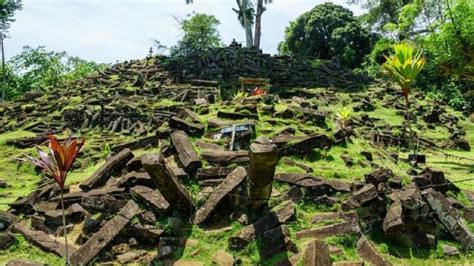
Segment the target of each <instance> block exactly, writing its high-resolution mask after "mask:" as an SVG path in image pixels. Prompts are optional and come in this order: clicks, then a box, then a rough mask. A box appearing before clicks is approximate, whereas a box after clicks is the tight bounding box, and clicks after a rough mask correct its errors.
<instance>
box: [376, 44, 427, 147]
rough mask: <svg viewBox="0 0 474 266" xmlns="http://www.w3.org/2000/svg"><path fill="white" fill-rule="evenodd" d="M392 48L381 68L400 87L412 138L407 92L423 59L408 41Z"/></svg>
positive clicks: (421, 67) (419, 69)
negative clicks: (391, 52) (392, 51)
mask: <svg viewBox="0 0 474 266" xmlns="http://www.w3.org/2000/svg"><path fill="white" fill-rule="evenodd" d="M393 50H394V53H393V54H392V55H390V56H389V57H386V59H387V60H386V61H385V63H384V64H383V68H384V70H385V73H386V74H387V75H388V76H389V77H390V78H392V80H393V81H395V82H396V83H397V84H398V85H400V87H401V89H402V92H403V97H404V98H405V106H406V117H407V121H408V128H409V130H410V135H411V139H412V140H413V132H412V130H411V119H410V101H409V100H408V94H409V92H410V88H411V85H412V84H413V82H414V81H415V78H416V77H417V76H418V74H419V73H420V71H421V70H422V69H423V66H424V65H425V59H424V58H423V54H422V52H421V50H418V49H417V48H416V47H415V46H414V45H413V44H410V43H405V42H402V43H399V44H395V45H394V47H393Z"/></svg>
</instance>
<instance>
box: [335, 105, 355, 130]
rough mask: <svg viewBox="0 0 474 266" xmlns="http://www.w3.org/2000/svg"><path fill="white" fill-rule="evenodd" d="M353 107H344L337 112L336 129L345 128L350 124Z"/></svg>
mask: <svg viewBox="0 0 474 266" xmlns="http://www.w3.org/2000/svg"><path fill="white" fill-rule="evenodd" d="M352 113H353V112H352V109H351V108H348V107H343V108H342V109H339V110H338V111H337V112H336V129H337V130H343V129H345V128H346V127H348V126H349V122H350V120H351V117H352Z"/></svg>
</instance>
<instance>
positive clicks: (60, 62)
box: [3, 46, 105, 99]
mask: <svg viewBox="0 0 474 266" xmlns="http://www.w3.org/2000/svg"><path fill="white" fill-rule="evenodd" d="M104 67H105V64H98V63H95V62H91V61H86V60H83V59H80V58H78V57H72V56H69V55H67V53H66V52H54V51H47V50H46V48H45V47H43V46H39V47H37V48H32V47H29V46H25V47H23V51H22V52H21V53H19V54H17V55H15V56H14V57H12V58H11V59H10V60H9V61H8V62H7V64H6V68H5V71H4V72H3V73H4V74H5V77H6V84H7V87H8V88H9V90H8V91H7V92H6V96H7V97H6V99H14V98H16V97H18V96H21V95H23V94H24V93H25V92H26V91H29V90H33V89H40V88H44V87H48V86H56V85H58V84H60V83H62V82H66V81H71V80H77V79H80V78H83V77H85V76H87V75H89V74H91V73H95V72H97V71H99V70H101V69H103V68H104Z"/></svg>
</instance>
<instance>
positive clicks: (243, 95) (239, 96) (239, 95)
mask: <svg viewBox="0 0 474 266" xmlns="http://www.w3.org/2000/svg"><path fill="white" fill-rule="evenodd" d="M247 97H249V94H248V93H247V92H245V91H238V92H236V93H234V95H233V96H232V101H234V102H236V101H239V100H241V99H244V98H247Z"/></svg>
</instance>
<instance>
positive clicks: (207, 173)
mask: <svg viewBox="0 0 474 266" xmlns="http://www.w3.org/2000/svg"><path fill="white" fill-rule="evenodd" d="M275 101H276V100H275V97H273V96H272V95H266V96H264V97H249V98H245V99H242V100H241V101H240V102H239V104H236V105H235V108H234V110H233V111H225V110H219V111H218V112H217V113H216V117H213V118H210V119H209V120H208V123H207V125H206V124H203V123H202V122H201V120H200V119H199V114H197V113H196V112H194V111H193V110H191V109H188V108H185V107H182V108H181V109H180V110H179V111H177V112H176V113H169V118H168V120H167V124H168V127H167V128H164V129H163V128H162V129H160V130H157V131H156V134H155V135H153V136H152V137H144V138H139V139H137V140H135V141H134V142H132V143H127V144H124V145H119V146H116V147H113V153H114V155H113V156H112V157H110V158H109V159H108V160H107V162H106V163H105V164H103V165H102V166H101V167H100V168H99V169H98V170H96V171H95V172H94V173H93V174H92V175H91V176H90V177H89V178H88V179H86V180H83V181H82V182H81V183H80V184H79V185H78V186H70V187H68V188H66V193H65V194H64V200H65V204H66V208H67V209H66V218H67V223H68V225H67V226H66V230H67V231H69V239H70V240H71V241H72V243H68V245H69V246H68V250H69V251H70V253H69V254H70V258H69V259H70V261H71V262H72V263H73V264H74V265H76V264H87V263H91V262H100V261H118V262H119V263H122V264H123V263H129V262H132V261H155V262H160V261H161V262H162V261H166V260H169V259H173V258H174V257H175V256H176V252H177V250H180V248H183V247H184V245H186V242H187V235H188V233H187V232H189V228H188V227H186V225H187V224H188V223H189V224H194V225H197V226H202V227H205V228H212V227H214V226H216V225H222V224H229V223H231V222H235V221H238V222H240V223H242V224H243V226H244V227H243V228H242V229H241V230H240V231H238V232H237V233H235V234H234V235H232V236H230V237H229V239H228V247H227V248H228V249H229V250H241V249H243V248H245V247H246V246H248V245H249V244H250V243H252V242H254V241H257V242H258V243H267V244H265V245H259V254H260V258H261V260H262V261H265V260H266V259H269V258H271V257H273V256H275V255H276V254H280V253H281V252H288V253H289V254H293V256H291V257H289V258H286V260H287V264H288V263H293V264H294V263H296V262H297V261H300V260H303V261H304V265H331V259H330V254H336V253H337V252H340V251H338V250H337V248H335V247H334V246H330V245H328V244H327V243H326V242H325V241H324V239H325V238H327V237H329V236H335V235H345V234H356V235H359V236H360V239H359V241H358V243H357V251H358V254H359V257H360V259H361V260H363V261H367V262H369V263H371V264H374V265H390V263H389V262H388V261H387V260H386V259H385V258H384V257H383V256H382V255H381V254H379V253H378V251H377V249H376V248H375V246H374V244H373V243H371V241H370V240H369V239H368V238H367V237H365V236H364V234H368V233H373V232H377V231H380V232H383V233H384V234H385V235H387V237H393V236H397V237H399V236H406V238H407V239H409V240H410V241H411V243H412V244H413V246H417V247H423V248H433V247H435V246H436V241H437V239H438V238H442V239H445V238H452V239H454V240H456V241H457V242H458V243H460V244H461V246H462V247H463V248H464V249H465V250H472V249H474V235H473V233H472V232H471V231H470V230H469V228H468V227H467V226H466V224H465V222H464V220H463V218H462V217H461V213H463V215H464V219H466V220H468V221H470V222H472V221H473V216H474V215H473V210H472V209H468V208H466V206H464V205H463V204H462V203H460V202H459V201H457V200H455V199H454V198H453V197H451V196H450V195H455V194H456V193H458V192H459V189H458V188H457V187H456V185H455V184H453V183H451V182H450V181H449V180H447V179H446V178H445V177H444V174H443V173H442V172H439V171H435V170H431V169H424V170H423V171H420V172H419V171H417V170H413V171H411V172H410V175H411V178H412V183H411V184H410V185H404V182H402V179H401V178H400V177H397V176H395V175H394V174H393V172H392V171H391V170H389V169H378V170H375V171H374V172H373V173H371V174H368V175H366V176H365V180H364V182H352V183H351V182H347V181H342V180H337V179H327V178H324V177H318V176H313V175H312V174H311V172H312V169H311V168H309V167H308V166H306V165H304V164H303V163H298V162H295V161H293V160H292V159H290V158H289V157H285V158H282V157H284V156H289V155H291V156H302V157H304V156H308V155H309V154H311V152H312V151H313V150H314V149H321V150H324V149H326V150H327V149H330V148H331V146H333V145H339V144H340V143H343V142H345V141H347V140H348V139H349V138H350V137H351V133H350V130H349V129H345V130H339V131H338V132H335V134H333V135H332V136H326V135H325V134H314V133H311V132H308V134H306V135H295V130H294V129H292V128H291V127H288V128H285V129H283V130H281V132H278V133H277V134H275V135H274V136H272V137H271V138H267V137H264V136H260V137H257V136H256V135H255V134H256V130H255V124H256V121H259V120H260V119H262V118H261V117H259V115H258V114H259V112H258V111H261V113H269V114H271V117H272V118H265V121H266V122H269V123H271V122H272V119H274V118H285V119H299V120H300V121H301V122H302V123H310V124H312V125H318V126H321V127H324V124H325V123H326V115H327V114H325V113H324V112H321V111H318V110H317V107H314V106H313V107H312V106H311V103H310V102H308V101H304V100H302V101H301V100H299V99H298V98H294V99H293V101H295V102H299V103H300V104H299V106H297V105H288V107H287V108H286V109H285V110H280V111H275V108H274V104H275V103H276V102H275ZM198 102H199V101H198ZM199 108H200V107H199V106H198V105H196V106H195V111H196V110H198V109H199ZM262 133H263V132H260V134H262ZM211 136H212V137H211ZM148 138H149V139H148ZM211 138H220V139H221V140H223V141H221V142H219V144H217V143H214V142H211V141H209V140H210V139H211ZM140 143H148V144H150V143H151V144H153V145H156V144H157V143H159V145H160V147H161V149H160V152H159V153H149V154H145V155H141V156H137V157H136V156H134V154H133V152H132V151H131V149H133V148H134V147H137V146H138V147H141V146H143V145H145V144H140ZM195 147H197V148H199V151H198V150H196V148H195ZM363 156H364V157H365V158H367V160H368V161H369V162H370V161H371V160H372V154H370V152H364V154H363ZM349 159H350V158H349ZM279 161H281V162H282V163H285V164H288V165H294V166H296V167H300V168H301V169H303V170H305V171H306V172H308V173H305V174H301V173H300V174H296V173H277V174H275V167H276V165H277V164H278V163H279ZM190 180H191V181H192V182H195V183H197V184H199V192H196V191H194V192H193V191H190V190H188V187H187V186H186V184H187V183H188V182H189V181H190ZM276 182H283V183H287V184H289V189H288V190H287V191H285V192H284V193H282V194H281V195H280V196H278V197H276V198H272V200H269V199H270V197H271V195H272V190H273V189H274V188H273V185H274V183H276ZM193 193H196V194H197V193H198V194H199V195H193ZM196 198H199V200H197V199H196ZM59 200H60V196H59V189H58V186H57V185H55V184H54V183H52V181H50V180H47V179H44V181H43V182H41V183H40V184H39V185H38V188H37V189H36V190H35V191H33V192H31V193H30V194H29V195H27V196H25V197H22V198H19V199H18V200H16V201H15V202H13V203H11V204H10V207H11V209H10V210H9V211H8V212H1V213H0V225H1V226H0V228H2V230H7V232H13V233H19V234H22V235H23V236H24V237H25V238H26V239H27V240H28V241H30V242H31V243H32V244H34V245H37V246H39V247H40V248H42V249H43V250H45V251H48V252H52V253H55V254H57V255H60V256H64V255H65V250H66V246H65V243H63V242H61V241H58V240H57V239H56V238H55V237H54V235H59V236H60V235H61V234H62V232H63V231H64V228H63V227H62V216H61V211H60V206H59V205H60V204H59V202H60V201H59ZM299 202H305V204H323V205H329V206H332V205H335V204H341V210H340V212H335V213H324V214H317V215H316V216H315V217H313V219H312V223H313V224H314V226H313V227H312V228H309V229H304V230H301V231H299V232H297V233H296V235H294V236H292V235H291V234H290V231H289V228H288V227H287V225H286V224H288V223H291V222H293V221H294V220H295V219H298V217H297V215H295V211H296V204H298V203H299ZM163 218H168V219H169V220H171V221H172V226H171V230H168V229H167V228H160V227H159V226H157V224H158V223H157V221H159V220H162V219H163ZM321 221H323V222H325V223H326V224H327V223H328V222H330V224H329V225H324V226H319V225H318V223H320V222H321ZM75 228H80V230H79V232H77V230H75ZM294 237H296V238H298V239H303V238H309V239H312V241H311V242H309V243H308V244H307V245H304V246H303V247H299V248H298V247H297V245H296V244H295V243H294V240H295V239H294ZM292 238H293V239H292ZM314 239H316V240H314ZM14 242H15V239H14V237H13V236H12V234H10V233H7V234H1V238H0V246H1V247H3V248H5V247H8V246H9V245H11V244H13V243H14ZM156 247H158V248H157V249H156ZM132 249H133V250H132ZM153 249H154V250H157V252H154V251H152V250H153ZM446 250H448V251H452V252H456V251H455V250H454V247H450V246H447V247H446ZM222 252H224V251H222ZM224 253H225V254H224ZM224 253H223V254H221V255H222V256H219V257H227V258H229V256H230V258H229V259H230V260H231V261H234V262H235V261H237V260H238V258H233V256H232V255H230V254H228V253H226V252H224ZM215 260H219V259H218V258H216V259H215ZM354 263H355V262H354Z"/></svg>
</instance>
